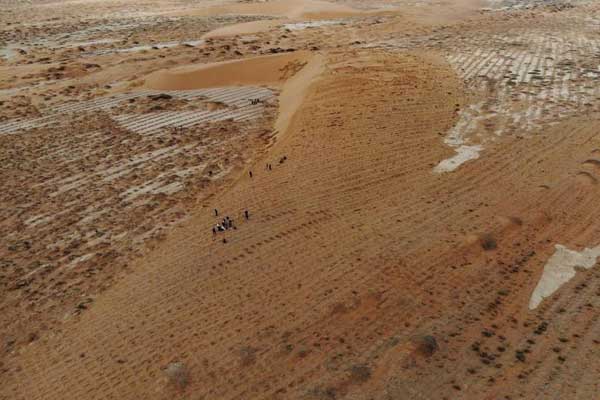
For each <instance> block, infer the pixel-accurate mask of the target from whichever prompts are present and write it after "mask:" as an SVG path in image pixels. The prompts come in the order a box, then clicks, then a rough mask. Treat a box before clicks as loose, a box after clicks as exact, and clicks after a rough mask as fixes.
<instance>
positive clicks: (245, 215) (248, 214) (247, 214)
mask: <svg viewBox="0 0 600 400" xmlns="http://www.w3.org/2000/svg"><path fill="white" fill-rule="evenodd" d="M244 217H245V218H246V219H247V220H248V219H250V213H249V212H248V210H244Z"/></svg>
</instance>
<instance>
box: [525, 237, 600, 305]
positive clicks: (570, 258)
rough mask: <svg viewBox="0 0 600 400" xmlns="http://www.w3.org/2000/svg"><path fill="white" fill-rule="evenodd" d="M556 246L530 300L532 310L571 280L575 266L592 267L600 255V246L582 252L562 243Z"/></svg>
mask: <svg viewBox="0 0 600 400" xmlns="http://www.w3.org/2000/svg"><path fill="white" fill-rule="evenodd" d="M555 247H556V251H555V252H554V254H553V255H552V257H550V259H549V260H548V262H547V263H546V265H545V266H544V272H543V273H542V277H541V278H540V281H539V282H538V284H537V286H536V287H535V289H534V291H533V293H532V295H531V299H530V300H529V309H530V310H533V309H535V308H536V307H537V306H538V305H540V303H541V302H542V300H544V299H545V298H546V297H549V296H551V295H552V293H554V292H555V291H556V290H558V288H560V287H561V286H562V285H563V284H565V283H567V282H568V281H569V280H571V278H573V277H574V276H575V267H580V268H585V269H589V268H592V267H593V266H594V265H595V264H596V260H597V259H598V257H600V246H596V247H594V248H591V249H588V248H585V249H583V251H581V252H577V251H574V250H569V249H567V248H566V247H565V246H562V245H560V244H557V245H556V246H555Z"/></svg>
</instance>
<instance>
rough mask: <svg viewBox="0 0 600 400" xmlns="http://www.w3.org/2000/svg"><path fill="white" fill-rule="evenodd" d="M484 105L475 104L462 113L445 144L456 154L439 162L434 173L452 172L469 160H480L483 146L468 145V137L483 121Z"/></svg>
mask: <svg viewBox="0 0 600 400" xmlns="http://www.w3.org/2000/svg"><path fill="white" fill-rule="evenodd" d="M481 107H482V104H481V103H478V104H474V105H472V106H471V107H470V108H468V109H467V110H465V111H462V112H461V114H460V118H459V120H458V122H457V123H456V125H454V127H453V128H452V129H451V130H450V132H449V133H448V135H447V136H446V138H445V139H444V143H445V144H447V145H448V146H450V147H452V148H453V149H454V151H456V154H455V155H454V156H452V157H450V158H446V159H445V160H442V161H440V162H439V164H438V165H436V166H435V168H433V172H435V173H437V174H441V173H444V172H451V171H454V170H455V169H457V168H458V167H460V166H461V165H462V164H464V163H466V162H467V161H469V160H474V159H476V158H479V153H480V152H481V150H483V146H481V145H466V144H465V142H466V141H467V140H466V136H467V135H468V134H469V133H472V132H474V131H475V130H476V128H477V124H478V121H479V120H480V119H482V117H481V116H478V114H479V113H480V111H481Z"/></svg>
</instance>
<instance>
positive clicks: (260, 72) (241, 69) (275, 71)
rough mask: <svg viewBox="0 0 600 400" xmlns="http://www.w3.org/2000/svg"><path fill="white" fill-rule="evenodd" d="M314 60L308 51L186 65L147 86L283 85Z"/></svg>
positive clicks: (149, 79) (150, 78) (157, 75)
mask: <svg viewBox="0 0 600 400" xmlns="http://www.w3.org/2000/svg"><path fill="white" fill-rule="evenodd" d="M310 59H311V54H310V53H308V52H302V51H299V52H290V53H285V54H275V55H270V56H262V57H253V58H246V59H243V60H235V61H225V62H221V63H215V64H208V65H200V66H195V65H192V66H186V67H180V68H177V69H171V70H165V71H159V72H156V73H153V74H152V75H150V76H148V77H147V78H146V80H145V87H146V88H149V89H159V90H190V89H203V88H210V87H221V86H243V85H275V86H278V85H281V84H283V82H284V81H285V80H286V79H287V78H288V77H290V76H292V75H293V74H295V73H296V72H297V71H299V70H300V69H301V68H302V67H303V66H304V65H305V64H306V63H308V61H309V60H310Z"/></svg>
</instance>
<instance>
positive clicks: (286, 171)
mask: <svg viewBox="0 0 600 400" xmlns="http://www.w3.org/2000/svg"><path fill="white" fill-rule="evenodd" d="M321 71H322V73H321V75H320V78H319V79H318V80H317V81H316V82H314V83H313V85H312V86H311V88H310V89H309V91H308V93H307V94H306V97H305V101H304V102H302V104H301V106H300V108H299V110H298V112H297V113H296V115H295V116H294V117H293V118H292V119H291V123H290V125H289V129H287V131H286V132H285V134H284V135H283V136H281V138H280V140H279V141H278V142H277V143H276V144H275V145H274V146H273V147H271V148H270V150H269V152H268V154H267V155H266V156H265V157H264V158H263V159H261V160H259V161H258V162H257V163H256V164H254V165H253V166H252V167H250V169H251V170H252V171H253V177H252V178H250V177H249V176H248V175H247V174H242V175H241V176H240V177H239V179H238V180H237V181H236V183H235V184H234V185H232V186H231V187H230V188H229V189H228V190H226V191H225V192H223V193H221V194H220V195H218V196H217V197H215V198H214V201H213V202H212V203H211V204H208V205H207V207H206V208H205V209H204V210H202V211H200V212H199V213H198V215H197V216H196V217H195V218H193V219H192V220H190V221H189V223H186V224H185V225H184V226H182V227H181V228H180V229H179V230H177V231H176V232H174V233H173V234H172V235H170V236H169V237H168V238H167V239H166V241H165V242H163V243H162V244H161V245H160V246H159V247H158V248H157V249H156V251H154V252H153V253H152V254H150V255H149V256H148V257H144V258H143V259H141V260H139V262H137V263H136V265H135V266H134V267H133V268H132V270H133V272H132V274H131V275H129V276H127V277H126V278H124V279H123V280H121V281H120V282H118V283H116V284H115V285H114V286H113V288H112V289H110V290H108V291H107V292H106V293H105V294H104V295H102V296H100V297H99V298H98V299H97V301H96V302H95V303H94V305H93V306H92V307H91V308H90V309H89V310H88V311H87V312H86V313H84V314H83V315H82V316H81V319H80V320H79V321H72V322H67V323H66V325H65V329H64V330H63V332H64V334H62V335H58V336H54V337H52V336H47V337H43V338H41V339H40V340H38V341H36V342H33V343H32V344H31V345H29V346H27V347H24V348H22V349H21V350H20V353H19V357H15V358H10V359H8V360H7V361H6V362H5V363H4V365H3V368H4V374H3V376H2V378H3V385H2V387H1V388H0V398H6V399H9V398H10V399H28V400H30V399H81V398H86V399H108V398H126V399H129V398H140V397H144V398H148V399H173V398H189V397H190V396H192V395H193V396H198V397H204V398H207V399H234V398H281V399H284V398H285V399H327V398H352V399H370V398H378V399H379V398H381V399H389V398H394V399H396V398H402V399H404V398H406V399H423V398H428V399H442V398H448V399H450V398H452V399H463V398H465V399H467V398H469V399H472V398H478V399H479V398H486V399H488V398H489V399H497V398H506V397H507V396H508V398H518V397H523V398H547V396H549V395H553V396H557V397H560V398H586V399H591V398H594V395H595V393H597V392H598V391H597V389H598V387H597V386H598V383H597V373H598V370H597V367H596V364H597V363H596V364H593V363H592V360H594V359H595V358H596V357H598V356H599V355H600V354H599V352H600V350H599V348H598V346H597V344H596V342H597V334H596V333H597V332H598V329H599V328H600V326H599V323H600V322H599V320H598V315H597V313H595V312H594V307H596V306H598V297H597V296H596V293H597V292H598V290H600V284H599V283H598V282H599V281H598V280H597V279H595V280H593V281H592V280H590V278H591V277H597V276H598V274H599V272H598V271H597V270H594V269H590V270H588V271H586V272H583V273H578V274H577V275H576V276H575V277H574V278H573V280H571V281H570V282H569V283H568V284H566V285H564V286H563V288H561V290H559V292H558V293H557V295H556V296H553V297H552V298H548V299H546V300H544V303H543V304H541V305H540V306H539V307H538V308H537V309H536V310H535V312H533V313H532V312H530V311H529V309H528V303H529V298H530V296H531V293H532V292H533V290H534V288H535V286H536V284H537V282H538V280H539V278H540V276H541V274H542V269H543V265H544V263H545V261H546V260H547V259H548V258H549V257H550V256H551V255H552V252H553V250H554V243H557V242H560V243H564V244H565V245H566V246H568V247H569V248H573V249H577V250H579V249H581V246H582V245H587V244H590V245H591V244H594V243H592V242H593V241H594V240H595V239H594V238H597V237H598V235H599V234H600V232H599V229H598V228H597V226H596V224H595V221H597V220H598V218H599V217H600V209H598V207H597V206H596V204H597V196H598V194H599V191H600V189H599V187H600V185H598V184H597V183H595V182H594V180H593V179H580V178H579V177H580V176H582V175H581V173H582V172H587V173H588V174H590V175H591V174H592V172H588V170H587V169H586V167H585V165H584V164H585V163H586V160H589V159H590V158H592V157H595V155H596V154H598V152H600V150H599V149H600V139H599V138H598V136H597V134H596V131H597V130H596V129H595V127H596V126H597V123H598V121H597V116H593V115H590V116H588V117H586V118H585V119H583V118H581V119H571V120H567V121H565V122H563V123H562V124H560V125H557V126H556V127H555V128H553V129H549V130H547V131H546V132H545V134H544V135H538V136H534V137H532V138H530V139H528V140H527V141H525V140H521V139H518V138H512V139H507V140H506V141H503V142H502V143H498V144H496V145H493V146H490V148H488V149H487V152H486V157H485V158H481V159H479V160H478V161H477V162H476V163H475V162H474V163H471V164H470V163H467V164H465V165H464V166H462V167H461V169H460V170H458V171H456V172H454V173H451V174H448V175H437V174H434V173H432V167H433V166H435V165H436V164H437V163H438V162H439V161H440V160H441V159H443V158H446V157H448V156H449V155H450V154H451V150H449V149H448V148H446V146H445V145H444V144H443V142H442V140H441V137H442V136H443V135H444V134H445V133H446V132H447V131H448V130H449V129H450V128H451V127H452V126H453V125H454V124H455V123H456V120H457V118H458V109H459V108H460V107H462V106H464V105H465V96H464V93H463V88H462V83H461V81H460V80H459V79H458V77H457V76H456V75H455V74H454V73H453V71H452V70H451V68H450V67H449V65H448V64H446V63H445V62H443V61H441V59H440V58H438V57H437V56H435V55H430V54H418V55H416V54H415V55H411V54H404V55H402V54H397V53H396V54H394V53H383V52H377V51H373V50H356V51H345V52H340V53H335V54H331V55H329V56H327V59H326V61H325V66H324V67H323V68H322V69H321ZM283 157H285V159H284V158H283ZM280 161H282V162H280ZM268 163H271V164H272V165H273V169H272V170H268V169H267V168H266V164H268ZM594 174H595V172H594ZM586 176H587V175H586ZM592 178H594V176H592ZM594 179H596V178H594ZM212 208H218V209H219V211H220V215H221V216H223V215H229V216H231V217H232V218H234V220H235V221H236V222H237V228H238V229H237V230H234V231H230V232H227V233H224V234H219V235H218V236H217V237H216V238H213V236H212V235H211V233H210V228H211V226H212V225H213V224H214V223H215V222H217V221H218V220H217V219H216V218H215V217H214V216H213V212H212ZM244 210H249V212H250V220H249V221H245V220H244V218H243V214H242V213H243V211H244ZM222 239H226V241H227V242H226V243H224V242H223V241H222ZM525 360H526V361H527V363H525V362H524V361H525ZM176 361H177V362H182V363H183V364H184V365H185V366H186V368H187V369H188V371H189V382H188V384H187V387H185V388H184V389H183V390H178V389H177V388H176V387H174V385H173V384H168V383H167V378H166V373H165V370H166V369H167V367H168V365H169V364H170V363H172V362H176ZM580 362H583V363H586V364H590V365H591V367H590V368H588V369H583V368H580V367H578V365H579V363H580ZM558 373H560V376H561V378H560V379H557V378H556V377H557V374H558ZM575 381H576V382H578V383H579V385H578V386H574V385H572V384H571V382H575Z"/></svg>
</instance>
